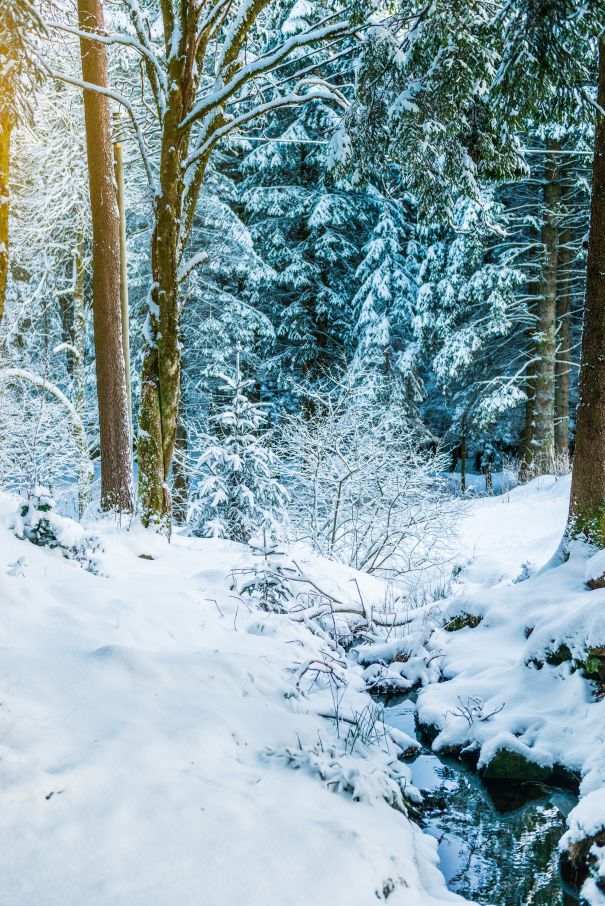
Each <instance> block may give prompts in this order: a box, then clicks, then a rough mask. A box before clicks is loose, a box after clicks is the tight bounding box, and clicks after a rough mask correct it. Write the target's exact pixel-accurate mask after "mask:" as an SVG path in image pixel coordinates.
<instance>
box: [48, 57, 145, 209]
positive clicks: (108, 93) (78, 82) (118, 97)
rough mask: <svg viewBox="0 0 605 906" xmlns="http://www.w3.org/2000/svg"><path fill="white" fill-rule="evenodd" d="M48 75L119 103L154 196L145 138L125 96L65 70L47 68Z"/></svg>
mask: <svg viewBox="0 0 605 906" xmlns="http://www.w3.org/2000/svg"><path fill="white" fill-rule="evenodd" d="M49 75H50V76H51V78H53V79H57V81H59V82H66V83H67V84H68V85H74V86H75V87H76V88H81V89H82V90H83V91H94V92H96V93H97V94H102V95H104V96H105V97H108V98H110V99H111V100H112V101H115V102H116V104H120V105H121V106H122V107H124V109H125V110H126V112H127V113H128V116H129V117H130V121H131V123H132V128H133V131H134V134H135V138H136V140H137V144H138V146H139V152H140V154H141V158H142V160H143V166H144V167H145V173H146V176H147V182H148V184H149V188H150V190H151V191H152V192H153V194H154V196H155V195H156V194H157V191H158V189H157V182H156V179H155V177H154V175H153V170H152V168H151V162H150V160H149V155H148V154H147V148H146V146H145V140H144V139H143V133H142V132H141V128H140V126H139V123H138V121H137V118H136V115H135V112H134V110H133V107H132V104H131V103H130V101H129V100H128V98H125V97H124V95H122V94H120V93H119V92H117V91H113V90H112V89H111V88H102V87H101V86H100V85H95V84H94V83H93V82H85V81H84V79H77V78H75V77H74V76H70V75H68V74H67V73H66V72H58V71H57V70H55V69H49Z"/></svg>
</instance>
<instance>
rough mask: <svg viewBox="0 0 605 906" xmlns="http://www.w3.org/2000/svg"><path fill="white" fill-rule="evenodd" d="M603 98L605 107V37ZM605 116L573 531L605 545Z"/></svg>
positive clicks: (598, 142)
mask: <svg viewBox="0 0 605 906" xmlns="http://www.w3.org/2000/svg"><path fill="white" fill-rule="evenodd" d="M597 102H598V105H599V107H600V108H601V109H602V108H603V107H605V39H603V38H601V40H600V41H599V89H598V97H597ZM604 350H605V117H604V116H603V115H602V114H601V113H599V112H597V117H596V125H595V139H594V156H593V165H592V201H591V211H590V228H589V235H588V261H587V273H586V297H585V304H584V331H583V335H582V354H581V358H580V385H579V401H578V408H577V414H576V443H575V454H574V463H573V470H572V482H571V499H570V508H569V525H568V532H567V534H568V536H571V537H574V536H584V537H587V538H588V539H589V540H591V541H593V542H595V543H596V544H599V545H600V546H601V547H605V355H604V354H603V351H604Z"/></svg>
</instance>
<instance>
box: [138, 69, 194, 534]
mask: <svg viewBox="0 0 605 906" xmlns="http://www.w3.org/2000/svg"><path fill="white" fill-rule="evenodd" d="M182 65H183V61H182V60H180V58H179V57H173V58H172V59H171V64H170V67H171V68H169V78H168V84H169V85H171V92H170V95H169V101H168V105H167V111H166V114H165V117H164V123H163V131H162V151H161V161H160V194H159V196H158V198H157V199H156V206H155V227H154V233H153V237H152V273H153V287H152V292H151V303H152V304H151V308H150V314H149V320H150V324H149V328H150V337H149V339H148V342H147V345H146V348H145V354H144V358H143V374H142V387H141V403H140V408H139V429H140V430H139V437H138V460H139V498H140V501H141V509H142V518H143V522H144V524H145V525H154V526H156V527H157V528H158V529H159V530H160V531H162V532H163V533H164V534H166V535H168V536H170V532H171V526H172V499H171V494H170V489H169V481H170V466H171V462H172V454H173V451H174V443H175V438H176V427H177V417H178V408H179V390H180V370H181V361H180V349H179V337H178V332H179V273H178V254H179V248H178V243H179V229H180V221H181V217H182V213H183V212H182V196H183V183H182V180H183V174H182V168H181V163H182V161H183V160H184V158H185V157H186V153H187V142H186V138H184V137H183V134H182V132H181V131H180V130H179V123H180V122H181V120H182V118H183V109H184V99H183V93H182V90H181V88H180V85H181V81H182V74H181V72H180V67H182ZM172 68H173V69H174V71H171V69H172Z"/></svg>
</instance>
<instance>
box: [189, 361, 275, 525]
mask: <svg viewBox="0 0 605 906" xmlns="http://www.w3.org/2000/svg"><path fill="white" fill-rule="evenodd" d="M221 378H222V380H223V384H224V387H223V394H224V403H223V405H222V407H221V408H220V409H219V411H218V412H217V414H216V415H214V416H213V417H212V420H211V421H212V426H213V428H214V434H213V436H212V437H211V438H209V446H208V448H207V449H206V450H205V452H204V453H203V454H202V455H201V457H200V459H199V462H198V464H197V469H196V471H197V477H198V480H199V484H198V487H197V489H196V491H195V493H194V497H193V501H192V504H191V507H190V509H189V525H190V530H191V532H192V533H193V534H195V535H205V536H211V537H215V538H229V539H231V540H232V541H243V542H247V541H249V540H250V538H251V536H252V535H255V534H256V533H258V532H260V531H262V530H263V529H264V530H265V531H268V532H269V533H275V532H277V531H279V527H280V525H281V523H282V522H283V519H284V507H285V502H286V499H287V494H286V491H285V489H284V488H283V486H282V485H281V484H280V482H279V481H278V480H277V477H276V473H277V459H276V456H275V454H274V453H273V452H272V451H271V450H270V449H269V447H268V446H267V440H268V436H267V431H266V421H267V417H266V415H265V414H264V412H263V411H262V409H261V407H260V406H259V405H258V404H257V403H255V402H253V401H252V400H251V399H250V398H249V396H248V391H249V388H250V387H251V386H252V385H253V384H254V381H252V380H246V379H245V378H244V377H243V375H242V372H241V368H240V362H239V355H238V358H237V363H236V368H235V373H234V375H233V376H232V377H228V376H227V375H221Z"/></svg>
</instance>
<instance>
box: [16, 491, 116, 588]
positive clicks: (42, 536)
mask: <svg viewBox="0 0 605 906" xmlns="http://www.w3.org/2000/svg"><path fill="white" fill-rule="evenodd" d="M54 506H55V501H54V499H53V497H52V496H51V494H50V492H49V491H48V489H47V488H44V487H37V488H35V489H34V491H33V493H32V494H31V495H30V496H29V497H28V499H27V500H23V501H21V503H20V504H19V508H18V510H17V512H16V514H15V516H14V519H13V525H12V528H13V531H14V533H15V535H16V536H17V538H20V539H21V540H23V541H30V542H31V543H32V544H35V545H37V546H38V547H48V548H51V549H58V550H60V551H61V553H62V555H63V556H64V557H65V558H66V559H68V560H76V561H77V562H78V563H79V564H80V565H81V566H82V567H84V569H86V570H88V572H91V573H94V574H95V575H98V573H99V555H100V553H101V552H102V547H101V542H100V541H99V539H98V538H96V537H95V536H94V535H88V534H86V532H85V531H84V529H83V528H82V526H81V525H79V524H78V523H77V522H74V521H73V520H72V519H66V518H64V517H63V516H58V515H57V514H56V513H54V512H53V509H54Z"/></svg>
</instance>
